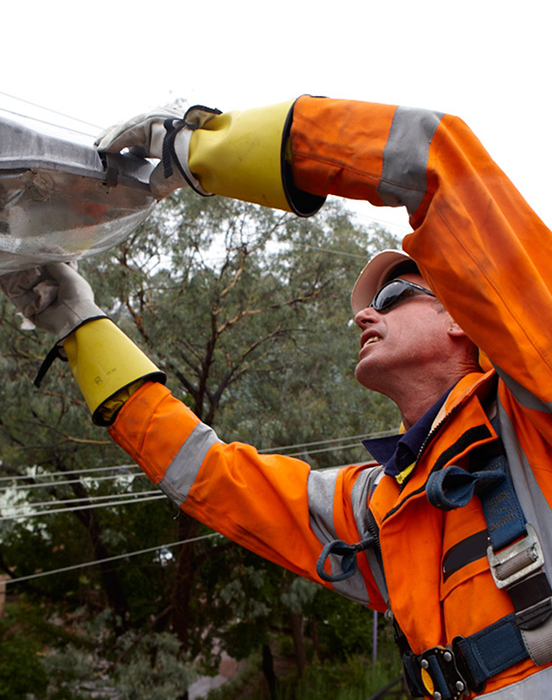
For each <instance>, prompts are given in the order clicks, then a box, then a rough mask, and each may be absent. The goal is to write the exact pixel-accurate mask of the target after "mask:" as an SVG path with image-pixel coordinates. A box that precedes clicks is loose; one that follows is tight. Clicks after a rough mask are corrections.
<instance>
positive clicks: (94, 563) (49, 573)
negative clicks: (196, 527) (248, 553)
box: [0, 532, 222, 588]
mask: <svg viewBox="0 0 552 700" xmlns="http://www.w3.org/2000/svg"><path fill="white" fill-rule="evenodd" d="M212 537H222V535H220V534H219V533H218V532H213V533H211V534H210V535H201V536H200V537H193V538H191V539H189V540H181V541H180V542H171V543H170V544H160V545H158V546H157V547H148V548H147V549H140V550H137V551H135V552H126V553H125V554H117V555H115V556H113V557H106V558H105V559H96V560H94V561H89V562H86V563H84V564H73V565H72V566H64V567H61V568H60V569H52V570H51V571H41V572H40V573H38V574H29V575H28V576H19V577H18V578H12V579H7V580H5V581H3V584H4V585H5V586H8V585H11V584H14V583H19V582H20V581H30V580H31V579H36V578H42V577H44V576H53V575H54V574H63V573H65V572H67V571H75V570H76V569H84V568H86V567H88V566H97V565H98V564H106V563H108V562H111V561H117V560H119V559H127V558H129V557H137V556H138V555H140V554H148V553H150V552H158V551H159V550H160V549H163V548H167V549H170V548H171V547H178V546H180V545H182V544H190V543H191V542H199V541H200V540H206V539H209V538H212ZM1 586H2V584H1V583H0V588H1Z"/></svg>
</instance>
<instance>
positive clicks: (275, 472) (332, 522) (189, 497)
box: [109, 382, 385, 610]
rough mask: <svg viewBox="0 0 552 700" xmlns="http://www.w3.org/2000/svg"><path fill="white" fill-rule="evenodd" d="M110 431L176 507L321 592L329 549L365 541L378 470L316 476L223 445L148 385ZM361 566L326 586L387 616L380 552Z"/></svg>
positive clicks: (301, 465) (333, 563)
mask: <svg viewBox="0 0 552 700" xmlns="http://www.w3.org/2000/svg"><path fill="white" fill-rule="evenodd" d="M109 432H110V434H111V436H112V437H113V439H114V440H115V441H116V442H117V443H118V444H119V445H120V446H121V447H122V448H123V449H124V450H125V451H126V452H127V453H128V454H129V455H130V456H131V457H132V458H133V459H134V460H135V461H136V463H137V464H138V465H139V466H140V467H141V469H142V470H143V471H144V472H145V474H146V475H147V476H148V477H149V478H150V479H151V481H153V483H155V484H157V485H158V486H159V488H160V489H161V490H162V491H164V492H165V493H166V495H167V496H169V498H170V499H171V500H172V501H173V502H174V503H175V504H176V505H177V506H178V507H179V508H182V510H184V511H185V512H186V513H188V514H189V515H191V516H192V517H194V518H196V519H197V520H199V521H200V522H202V523H204V524H205V525H207V526H209V527H211V528H213V529H214V530H217V531H218V532H220V533H221V534H223V535H225V536H226V537H229V538H230V539H232V540H234V541H235V542H237V543H238V544H240V545H242V546H244V547H246V548H248V549H250V550H251V551H253V552H255V553H256V554H259V555H260V556H262V557H264V558H266V559H269V560H270V561H272V562H274V563H276V564H279V565H280V566H284V567H286V568H288V569H290V570H291V571H294V572H295V573H297V574H300V575H301V576H305V577H306V578H310V579H311V580H314V581H316V582H317V583H323V582H322V580H321V579H320V578H319V577H318V575H317V573H316V563H317V561H318V558H319V556H320V554H321V552H322V549H323V547H324V545H325V544H327V543H328V542H330V541H332V540H335V539H341V540H344V541H345V542H348V543H355V542H357V541H359V540H360V539H364V538H365V537H367V536H368V532H367V529H366V525H365V523H364V522H363V516H362V514H363V513H365V511H366V501H367V499H368V497H369V494H370V492H371V489H372V487H373V483H374V481H375V479H376V478H377V476H378V474H379V470H378V469H370V468H367V469H365V468H362V467H350V468H344V469H329V470H320V471H311V470H310V468H309V465H308V464H307V463H305V462H303V461H301V460H298V459H294V458H291V457H284V456H281V455H260V454H259V453H258V452H257V451H256V450H255V448H253V447H251V446H250V445H245V444H242V443H232V444H225V443H223V442H221V441H220V440H219V439H218V437H217V435H216V434H215V432H214V431H213V430H212V428H210V427H209V426H207V425H205V424H204V423H202V422H201V421H200V420H199V419H198V418H197V416H195V415H194V413H193V412H192V411H190V410H189V409H188V408H187V407H186V406H185V405H184V404H183V403H181V402H180V401H178V400H177V399H175V398H174V397H173V396H172V395H171V393H170V392H169V390H168V389H166V388H165V387H164V386H162V385H160V384H156V383H151V382H150V383H147V384H145V385H144V386H143V387H141V388H140V389H139V390H138V391H137V392H136V393H135V394H133V395H132V396H131V397H130V399H128V401H126V403H125V404H124V406H123V408H122V409H121V411H120V412H119V415H118V416H117V419H116V421H115V423H114V424H113V425H112V426H111V427H110V428H109ZM358 560H359V571H358V572H357V573H356V574H355V575H354V576H353V577H352V578H350V579H347V580H346V581H343V582H339V583H336V584H333V586H332V585H329V587H333V588H334V589H335V590H336V591H337V592H339V593H341V594H342V595H344V596H346V597H348V598H350V599H352V600H355V601H357V602H360V603H362V604H364V605H370V606H371V607H376V608H377V609H380V610H385V604H384V600H383V595H382V593H381V592H380V590H379V589H378V586H380V587H382V588H384V584H383V579H382V577H381V575H380V573H379V569H378V563H377V559H376V557H375V556H374V553H369V554H367V555H364V554H362V556H359V557H358ZM326 569H327V570H328V572H332V571H333V572H335V570H337V571H340V561H339V559H338V558H336V557H333V555H332V557H330V559H329V561H328V562H327V567H326ZM371 569H374V570H375V573H372V570H371ZM324 585H328V584H324Z"/></svg>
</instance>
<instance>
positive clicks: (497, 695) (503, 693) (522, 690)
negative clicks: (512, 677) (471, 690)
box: [477, 666, 552, 700]
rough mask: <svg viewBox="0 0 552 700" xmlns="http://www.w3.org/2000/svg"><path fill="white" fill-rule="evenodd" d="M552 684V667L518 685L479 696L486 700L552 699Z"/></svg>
mask: <svg viewBox="0 0 552 700" xmlns="http://www.w3.org/2000/svg"><path fill="white" fill-rule="evenodd" d="M551 684H552V666H549V667H548V668H544V669H543V670H542V671H539V672H538V673H534V674H533V675H532V676H529V677H528V678H524V679H523V680H522V681H519V682H518V683H512V684H511V685H509V686H507V687H506V688H501V689H500V690H495V691H494V692H492V693H484V694H483V695H477V697H478V698H485V700H530V699H531V700H532V699H535V700H536V699H537V698H548V697H550V685H551Z"/></svg>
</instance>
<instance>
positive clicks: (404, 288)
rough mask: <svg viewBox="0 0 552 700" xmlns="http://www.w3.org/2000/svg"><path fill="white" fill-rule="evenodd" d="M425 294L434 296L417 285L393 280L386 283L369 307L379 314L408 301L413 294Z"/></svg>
mask: <svg viewBox="0 0 552 700" xmlns="http://www.w3.org/2000/svg"><path fill="white" fill-rule="evenodd" d="M420 293H421V294H427V295H429V296H430V297H434V296H435V294H433V292H431V291H430V290H429V289H426V288H425V287H420V285H419V284H414V282H409V281H408V280H403V279H394V280H391V281H390V282H387V283H386V284H384V285H383V287H382V288H381V289H380V290H379V292H378V293H377V294H376V296H375V297H374V298H373V299H372V301H371V303H370V306H371V307H373V308H374V309H375V310H376V311H378V312H379V313H380V314H385V313H387V312H388V311H390V310H391V309H392V308H393V306H395V304H397V303H398V302H399V301H403V300H404V299H410V298H411V297H413V296H414V295H415V294H420Z"/></svg>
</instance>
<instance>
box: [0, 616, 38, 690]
mask: <svg viewBox="0 0 552 700" xmlns="http://www.w3.org/2000/svg"><path fill="white" fill-rule="evenodd" d="M40 651H41V644H40V642H39V640H38V639H36V638H33V637H29V635H28V634H27V629H26V625H25V623H22V622H21V621H20V620H19V619H18V618H17V615H16V614H14V610H13V609H12V608H9V609H8V611H7V613H6V617H5V618H4V619H0V699H1V700H14V698H25V696H26V695H27V694H30V693H33V694H34V695H35V696H36V697H40V698H42V697H44V695H45V692H46V687H47V685H48V680H47V676H46V672H45V670H44V668H43V667H42V663H41V660H40V656H39V654H40Z"/></svg>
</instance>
